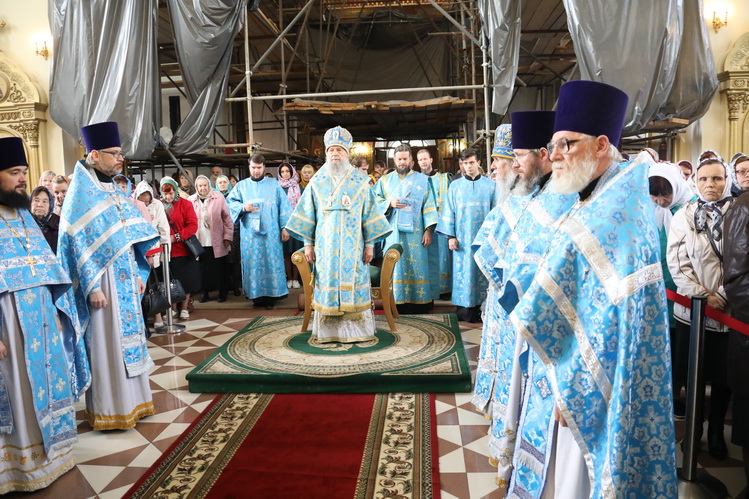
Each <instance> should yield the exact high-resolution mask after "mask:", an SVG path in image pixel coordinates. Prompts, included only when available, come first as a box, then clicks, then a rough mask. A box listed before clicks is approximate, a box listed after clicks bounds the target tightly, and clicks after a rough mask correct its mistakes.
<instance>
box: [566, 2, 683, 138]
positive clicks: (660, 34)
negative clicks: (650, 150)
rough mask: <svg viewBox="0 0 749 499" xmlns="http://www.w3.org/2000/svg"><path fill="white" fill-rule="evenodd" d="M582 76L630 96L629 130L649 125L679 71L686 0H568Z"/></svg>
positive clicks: (627, 125)
mask: <svg viewBox="0 0 749 499" xmlns="http://www.w3.org/2000/svg"><path fill="white" fill-rule="evenodd" d="M563 1H564V7H565V9H566V10H567V26H568V28H569V31H570V35H571V36H572V41H573V42H574V44H575V54H576V55H577V60H578V64H579V67H580V74H581V76H582V79H585V80H595V81H600V82H603V83H608V84H610V85H614V86H616V87H618V88H620V89H622V90H623V91H624V92H626V93H627V95H629V109H628V112H627V119H626V123H625V131H627V132H634V131H637V130H639V129H641V128H642V127H643V126H644V125H646V124H647V123H648V122H649V121H650V120H651V119H652V118H653V116H654V115H655V113H656V111H657V110H658V109H659V108H660V107H661V106H663V104H664V103H665V102H666V100H667V99H668V96H669V94H670V92H671V87H672V85H673V83H674V78H675V76H676V67H677V63H678V58H679V48H680V47H681V38H682V29H683V10H684V9H683V6H682V5H683V0H661V1H658V2H643V1H637V0H598V1H596V2H590V1H589V0H563Z"/></svg>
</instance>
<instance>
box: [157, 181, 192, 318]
mask: <svg viewBox="0 0 749 499" xmlns="http://www.w3.org/2000/svg"><path fill="white" fill-rule="evenodd" d="M178 189H179V187H178V186H177V182H175V180H174V179H173V178H171V177H164V178H162V179H161V199H162V201H163V203H164V209H165V211H166V216H167V219H168V220H169V230H170V236H169V239H170V241H171V243H172V251H171V253H170V256H171V261H170V262H169V270H171V275H172V278H175V279H178V280H179V282H180V283H182V287H183V288H184V290H185V295H186V296H185V300H184V301H182V302H180V303H178V304H175V305H177V307H178V308H179V318H180V319H189V318H190V312H189V311H188V306H189V305H190V295H191V294H192V293H197V292H198V291H200V290H201V288H202V284H201V282H200V264H199V263H198V261H197V260H196V259H195V257H193V256H192V254H191V253H190V251H189V250H188V249H187V248H186V247H185V245H184V243H183V241H185V240H186V239H188V238H190V237H192V236H194V235H195V233H196V232H197V231H198V218H197V217H196V216H195V210H193V207H192V203H190V202H189V201H187V200H186V199H182V198H181V197H179V195H178V194H177V191H178Z"/></svg>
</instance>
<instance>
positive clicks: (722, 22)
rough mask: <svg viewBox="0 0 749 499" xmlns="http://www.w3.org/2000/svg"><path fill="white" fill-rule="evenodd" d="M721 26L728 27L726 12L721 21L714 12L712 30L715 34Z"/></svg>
mask: <svg viewBox="0 0 749 499" xmlns="http://www.w3.org/2000/svg"><path fill="white" fill-rule="evenodd" d="M723 26H728V11H726V13H725V15H724V16H723V19H721V18H720V17H716V12H715V11H713V29H714V30H715V33H716V34H717V33H718V31H720V28H722V27H723Z"/></svg>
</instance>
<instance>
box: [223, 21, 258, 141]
mask: <svg viewBox="0 0 749 499" xmlns="http://www.w3.org/2000/svg"><path fill="white" fill-rule="evenodd" d="M249 31H250V18H249V14H248V13H247V10H245V12H244V85H245V92H246V93H247V97H250V95H251V93H250V75H251V74H252V71H251V70H250V33H249ZM226 100H227V102H230V101H231V99H226ZM240 100H241V99H240ZM244 100H246V101H247V132H248V136H249V140H250V143H254V142H255V132H254V131H253V130H252V126H253V125H252V99H249V98H245V99H244Z"/></svg>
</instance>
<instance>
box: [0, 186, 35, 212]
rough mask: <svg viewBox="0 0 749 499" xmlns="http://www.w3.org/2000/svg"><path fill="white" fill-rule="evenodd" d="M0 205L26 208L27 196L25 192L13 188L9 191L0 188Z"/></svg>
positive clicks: (27, 204)
mask: <svg viewBox="0 0 749 499" xmlns="http://www.w3.org/2000/svg"><path fill="white" fill-rule="evenodd" d="M0 205H3V206H7V207H8V208H28V207H29V196H27V195H26V193H25V192H18V191H16V190H15V189H11V190H9V191H6V190H5V189H0Z"/></svg>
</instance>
